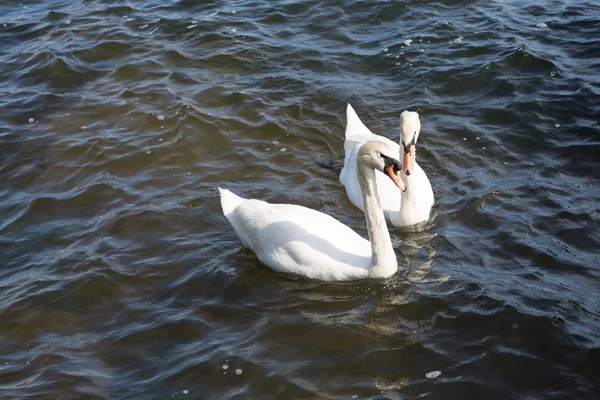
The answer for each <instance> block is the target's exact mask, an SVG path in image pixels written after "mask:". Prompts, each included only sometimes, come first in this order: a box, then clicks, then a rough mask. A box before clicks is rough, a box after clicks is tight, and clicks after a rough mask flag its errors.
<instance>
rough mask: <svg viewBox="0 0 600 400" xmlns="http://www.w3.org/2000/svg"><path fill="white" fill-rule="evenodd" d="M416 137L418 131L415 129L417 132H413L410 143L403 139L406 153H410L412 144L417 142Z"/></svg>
mask: <svg viewBox="0 0 600 400" xmlns="http://www.w3.org/2000/svg"><path fill="white" fill-rule="evenodd" d="M416 138H417V131H415V133H413V138H412V140H411V141H410V143H409V144H408V145H407V144H405V143H404V140H402V147H404V152H405V153H410V146H412V145H413V144H416V141H415V139H416Z"/></svg>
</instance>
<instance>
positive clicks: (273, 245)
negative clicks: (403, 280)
mask: <svg viewBox="0 0 600 400" xmlns="http://www.w3.org/2000/svg"><path fill="white" fill-rule="evenodd" d="M396 157H397V152H394V151H392V149H390V148H389V147H388V146H386V145H385V144H384V143H381V142H377V141H373V142H367V143H365V144H364V145H363V146H362V147H361V148H360V150H359V151H358V154H357V157H356V160H355V162H356V163H357V167H356V171H357V174H358V176H357V181H358V182H359V185H360V189H359V190H361V191H362V200H363V204H365V205H366V207H365V218H366V221H367V230H368V232H369V238H370V242H369V241H368V240H365V239H364V238H362V237H361V236H360V235H358V234H357V233H356V232H354V231H353V230H352V229H351V228H349V227H348V226H346V225H344V224H342V223H341V222H339V221H338V220H336V219H335V218H333V217H330V216H329V215H327V214H323V213H322V212H319V211H316V210H313V209H310V208H306V207H302V206H298V205H294V204H270V203H267V202H265V201H261V200H247V199H243V198H241V197H239V196H237V195H235V194H233V193H232V192H230V191H229V190H227V189H221V188H219V191H220V194H221V207H222V208H223V214H225V216H226V217H227V219H228V220H229V222H230V223H231V225H232V226H233V229H234V230H235V232H236V234H237V235H238V237H239V238H240V240H241V241H242V243H243V245H244V246H246V247H249V248H250V249H252V250H253V251H254V252H255V253H256V255H257V256H258V258H259V259H260V261H262V262H263V263H264V264H266V265H267V266H269V267H270V268H272V269H273V270H275V271H278V272H287V273H292V274H297V275H303V276H306V277H308V278H312V279H319V280H323V281H341V280H352V279H362V278H386V277H388V276H390V275H393V274H394V273H395V272H396V271H397V269H398V263H397V261H396V254H395V253H394V249H393V247H392V241H391V239H390V234H389V232H388V229H387V226H386V223H385V217H384V215H383V210H382V209H381V206H380V204H379V201H378V198H377V192H376V191H377V188H376V183H375V171H376V170H377V171H382V172H385V174H387V176H388V177H389V178H391V179H390V182H392V184H393V182H397V183H399V182H400V179H399V175H400V167H401V165H400V163H399V161H398V160H396ZM386 179H387V178H386Z"/></svg>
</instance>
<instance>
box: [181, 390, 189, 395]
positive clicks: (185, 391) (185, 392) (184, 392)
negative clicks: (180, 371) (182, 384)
mask: <svg viewBox="0 0 600 400" xmlns="http://www.w3.org/2000/svg"><path fill="white" fill-rule="evenodd" d="M181 393H183V394H188V393H189V391H188V390H187V389H185V390H184V391H183V392H181Z"/></svg>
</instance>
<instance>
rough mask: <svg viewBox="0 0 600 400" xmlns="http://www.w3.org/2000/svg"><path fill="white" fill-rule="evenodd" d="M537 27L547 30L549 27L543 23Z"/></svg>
mask: <svg viewBox="0 0 600 400" xmlns="http://www.w3.org/2000/svg"><path fill="white" fill-rule="evenodd" d="M536 26H537V27H538V28H547V27H548V25H546V24H545V23H543V22H540V23H539V24H537V25H536Z"/></svg>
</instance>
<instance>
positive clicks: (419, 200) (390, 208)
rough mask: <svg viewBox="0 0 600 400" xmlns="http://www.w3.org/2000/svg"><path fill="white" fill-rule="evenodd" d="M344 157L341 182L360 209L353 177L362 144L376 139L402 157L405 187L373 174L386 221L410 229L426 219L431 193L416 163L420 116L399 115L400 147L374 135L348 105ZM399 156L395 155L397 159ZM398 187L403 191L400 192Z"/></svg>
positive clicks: (429, 208)
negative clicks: (375, 177)
mask: <svg viewBox="0 0 600 400" xmlns="http://www.w3.org/2000/svg"><path fill="white" fill-rule="evenodd" d="M346 118H347V120H346V141H345V142H344V151H345V153H346V157H345V160H344V168H342V172H341V173H340V182H341V183H342V185H344V187H345V188H346V193H347V194H348V197H349V198H350V201H351V202H352V204H354V205H355V206H356V207H358V208H360V209H361V210H362V209H363V201H362V196H361V194H360V186H359V183H358V179H357V177H356V157H357V155H358V154H359V151H360V149H361V147H362V146H363V145H364V144H365V142H368V141H373V140H377V141H380V142H383V143H385V144H387V145H388V146H390V148H392V149H393V150H394V153H395V154H398V155H400V154H402V155H403V160H402V172H403V174H402V180H403V181H404V184H405V187H403V186H404V185H402V184H401V185H399V186H397V185H394V184H392V182H390V181H389V180H388V179H386V178H385V177H384V176H383V175H382V174H381V173H379V172H376V174H375V175H376V176H377V192H378V194H379V199H380V201H381V207H382V208H383V210H384V213H385V216H386V218H387V219H388V220H389V221H390V222H391V223H392V225H394V226H397V227H402V226H410V225H414V224H418V223H421V222H425V221H427V220H428V219H429V214H430V213H431V207H432V206H433V201H434V197H433V190H432V189H431V183H429V179H428V178H427V174H426V173H425V171H423V169H422V168H421V167H420V166H419V164H417V162H416V161H415V156H416V144H417V139H418V138H419V132H420V130H421V122H420V120H419V114H418V113H416V112H414V111H404V112H403V113H402V114H400V143H401V144H402V147H403V149H402V150H403V151H401V149H400V146H399V145H398V144H396V143H394V142H392V141H391V140H389V139H387V138H385V137H383V136H379V135H375V134H373V133H372V132H371V131H370V130H369V129H368V128H367V127H366V126H365V125H364V124H363V123H362V121H361V120H360V118H358V115H356V112H355V111H354V109H353V108H352V106H351V105H350V104H348V107H347V108H346ZM396 157H398V156H396ZM399 188H402V189H403V191H402V192H401V191H400V189H399Z"/></svg>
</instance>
